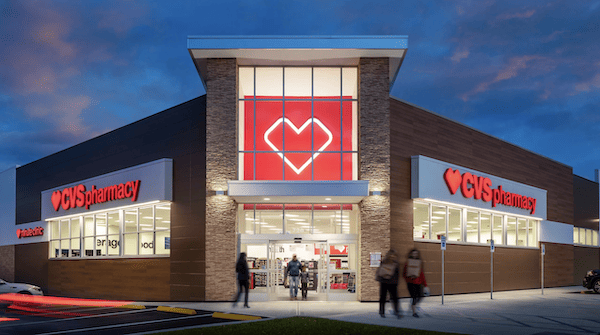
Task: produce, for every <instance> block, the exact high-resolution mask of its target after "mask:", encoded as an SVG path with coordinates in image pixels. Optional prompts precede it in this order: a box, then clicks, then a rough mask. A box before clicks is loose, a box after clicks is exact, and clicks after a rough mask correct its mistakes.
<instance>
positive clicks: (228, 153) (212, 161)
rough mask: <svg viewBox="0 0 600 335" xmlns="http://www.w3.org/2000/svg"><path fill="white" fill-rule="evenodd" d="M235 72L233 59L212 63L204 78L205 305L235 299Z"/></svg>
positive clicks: (208, 65) (208, 66)
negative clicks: (231, 192) (230, 184)
mask: <svg viewBox="0 0 600 335" xmlns="http://www.w3.org/2000/svg"><path fill="white" fill-rule="evenodd" d="M236 78H237V67H236V60H235V59H208V62H207V78H206V237H205V239H206V256H205V257H206V294H205V296H206V300H207V301H223V300H231V299H232V298H233V295H234V293H235V286H236V277H235V261H236V249H237V245H236V238H235V220H236V205H235V202H234V201H233V199H231V198H229V197H227V196H226V195H216V194H215V191H219V190H223V191H224V190H226V189H227V181H228V180H235V179H237V141H236V125H237V123H236V116H237V99H236V96H237V80H236Z"/></svg>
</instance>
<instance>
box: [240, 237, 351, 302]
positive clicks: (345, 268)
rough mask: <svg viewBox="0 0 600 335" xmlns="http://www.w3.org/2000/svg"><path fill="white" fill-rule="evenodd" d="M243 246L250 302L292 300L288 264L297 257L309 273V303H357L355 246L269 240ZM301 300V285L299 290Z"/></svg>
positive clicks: (321, 241) (324, 241)
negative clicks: (338, 301) (351, 301)
mask: <svg viewBox="0 0 600 335" xmlns="http://www.w3.org/2000/svg"><path fill="white" fill-rule="evenodd" d="M248 242H249V243H243V242H242V243H241V248H240V251H241V252H246V254H247V260H248V268H249V269H250V296H249V298H250V300H253V301H266V300H272V301H282V300H290V289H289V278H288V275H287V264H288V263H289V262H290V261H291V260H292V257H293V255H294V254H295V255H296V256H297V258H298V260H299V261H300V262H301V263H302V265H303V266H306V268H307V271H308V285H307V286H308V294H307V300H308V301H327V300H356V299H357V295H356V287H357V276H356V273H357V271H356V270H357V266H356V265H357V261H356V255H357V250H356V243H355V242H353V243H345V242H341V243H338V242H337V241H336V242H335V243H329V242H328V241H327V240H311V241H307V240H300V239H297V240H269V241H264V242H263V243H256V242H258V241H256V242H254V241H252V242H250V241H248ZM297 297H298V300H300V299H301V297H302V294H301V285H299V287H298V295H297Z"/></svg>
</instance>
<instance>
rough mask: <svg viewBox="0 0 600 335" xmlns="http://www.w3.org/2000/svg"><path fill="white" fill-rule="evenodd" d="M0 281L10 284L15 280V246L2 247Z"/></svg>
mask: <svg viewBox="0 0 600 335" xmlns="http://www.w3.org/2000/svg"><path fill="white" fill-rule="evenodd" d="M0 255H2V256H0V279H4V280H6V281H8V282H13V281H14V280H15V246H14V245H2V246H0Z"/></svg>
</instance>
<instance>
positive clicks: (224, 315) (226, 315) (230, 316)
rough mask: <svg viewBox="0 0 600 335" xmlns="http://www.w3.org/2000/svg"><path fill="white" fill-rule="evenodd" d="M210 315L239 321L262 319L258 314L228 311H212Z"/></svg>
mask: <svg viewBox="0 0 600 335" xmlns="http://www.w3.org/2000/svg"><path fill="white" fill-rule="evenodd" d="M212 317H213V318H219V319H229V320H240V321H250V320H260V319H262V318H261V317H260V316H253V315H242V314H230V313H221V312H214V313H213V315H212Z"/></svg>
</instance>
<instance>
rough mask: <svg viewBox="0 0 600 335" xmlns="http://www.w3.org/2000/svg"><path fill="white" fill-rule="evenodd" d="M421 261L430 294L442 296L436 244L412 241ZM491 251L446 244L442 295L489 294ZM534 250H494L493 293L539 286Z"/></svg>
mask: <svg viewBox="0 0 600 335" xmlns="http://www.w3.org/2000/svg"><path fill="white" fill-rule="evenodd" d="M415 247H416V248H417V249H419V250H420V251H421V255H422V258H423V261H424V265H423V268H424V270H425V278H426V280H427V284H428V285H429V286H430V288H431V294H433V295H439V294H442V251H441V250H440V244H439V243H432V242H415ZM490 262H491V256H490V249H489V247H487V246H469V245H455V244H448V245H447V249H446V251H445V253H444V277H445V278H444V282H445V287H444V293H446V294H455V293H473V292H489V291H490V273H491V266H490V265H491V264H490ZM539 262H540V255H539V250H537V249H517V248H502V247H497V248H496V252H495V253H494V291H504V290H514V289H525V288H536V287H540V274H541V272H540V268H539V264H540V263H539Z"/></svg>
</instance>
